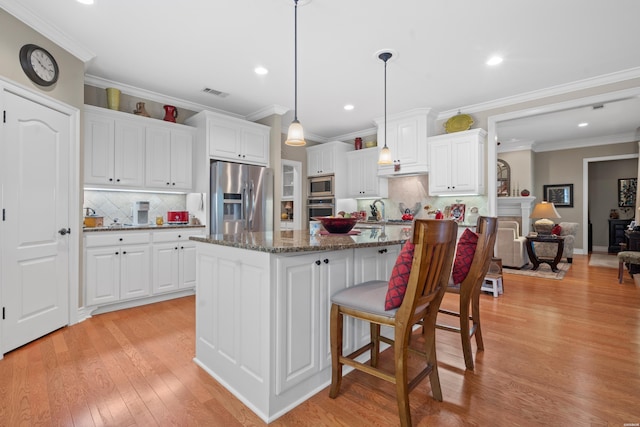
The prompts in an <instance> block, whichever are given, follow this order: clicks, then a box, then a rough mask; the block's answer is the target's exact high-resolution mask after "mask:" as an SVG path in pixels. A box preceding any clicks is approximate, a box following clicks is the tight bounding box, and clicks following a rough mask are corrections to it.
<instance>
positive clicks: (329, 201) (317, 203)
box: [307, 197, 336, 219]
mask: <svg viewBox="0 0 640 427" xmlns="http://www.w3.org/2000/svg"><path fill="white" fill-rule="evenodd" d="M307 209H308V210H309V211H308V213H309V219H312V218H313V217H316V216H334V215H335V213H336V210H335V209H336V204H335V199H334V198H333V197H317V198H315V199H314V198H310V199H309V200H308V201H307Z"/></svg>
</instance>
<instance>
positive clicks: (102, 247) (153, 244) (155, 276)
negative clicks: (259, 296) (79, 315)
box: [84, 229, 204, 307]
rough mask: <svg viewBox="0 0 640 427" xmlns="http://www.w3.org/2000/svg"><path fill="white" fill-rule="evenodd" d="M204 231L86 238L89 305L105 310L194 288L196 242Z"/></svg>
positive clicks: (122, 233) (86, 276)
mask: <svg viewBox="0 0 640 427" xmlns="http://www.w3.org/2000/svg"><path fill="white" fill-rule="evenodd" d="M203 233H204V229H192V230H190V229H180V230H167V231H165V230H157V231H156V230H154V231H147V232H137V231H130V232H112V231H105V232H99V233H90V234H89V233H87V234H85V238H84V244H85V295H86V297H85V305H86V306H88V307H94V306H101V305H106V304H112V303H117V302H121V301H127V300H132V299H137V298H143V297H149V296H153V295H159V294H166V293H169V292H176V291H181V290H184V289H190V288H194V287H195V283H196V256H195V251H196V249H195V243H194V242H192V241H190V240H189V237H190V236H198V235H202V234H203Z"/></svg>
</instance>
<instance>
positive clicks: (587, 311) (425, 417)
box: [0, 255, 640, 427]
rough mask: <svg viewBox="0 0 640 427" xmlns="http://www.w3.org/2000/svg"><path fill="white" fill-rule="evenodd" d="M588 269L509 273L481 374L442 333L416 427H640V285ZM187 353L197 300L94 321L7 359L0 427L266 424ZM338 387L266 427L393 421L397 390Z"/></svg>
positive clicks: (348, 380) (494, 310)
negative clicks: (435, 386) (433, 380)
mask: <svg viewBox="0 0 640 427" xmlns="http://www.w3.org/2000/svg"><path fill="white" fill-rule="evenodd" d="M587 263H588V257H587V256H584V255H582V256H581V255H577V256H576V257H575V258H574V264H573V265H572V267H571V269H570V270H569V272H568V273H567V274H566V276H565V278H564V279H563V280H552V279H549V280H543V279H531V278H529V277H526V276H516V275H508V274H505V276H504V287H505V292H504V295H502V296H500V297H499V298H493V297H492V296H491V295H488V294H487V295H483V296H482V301H481V310H482V325H483V326H482V329H483V336H484V344H485V351H484V352H480V353H478V354H477V355H476V356H475V361H476V369H475V371H473V372H470V371H465V369H464V360H463V357H462V349H461V347H460V342H459V336H458V335H457V334H454V333H450V332H446V331H438V332H437V341H438V350H437V351H438V360H439V371H440V379H441V382H442V391H443V395H444V402H436V401H434V400H433V399H432V398H431V392H430V388H429V381H423V382H422V384H420V386H418V387H417V388H416V389H415V390H414V391H413V392H412V393H411V395H410V402H411V415H412V420H413V423H414V425H418V426H426V425H432V426H469V425H472V426H473V425H476V426H569V425H571V426H623V425H625V423H627V424H628V423H640V287H638V286H636V285H635V284H634V281H633V280H632V279H631V278H630V277H629V275H628V274H625V280H624V283H623V284H618V283H617V270H615V269H612V268H604V267H590V268H588V267H587ZM454 298H455V296H454V295H447V297H446V299H445V301H444V302H443V306H445V307H446V306H451V307H453V306H454V304H455V299H454ZM473 348H474V355H475V354H476V352H475V344H474V347H473ZM193 356H194V298H193V297H187V298H181V299H177V300H172V301H168V302H163V303H158V304H153V305H149V306H145V307H140V308H134V309H129V310H122V311H118V312H113V313H106V314H101V315H98V316H95V317H93V318H91V319H87V320H85V321H84V322H82V323H79V324H77V325H74V326H71V327H67V328H63V329H60V330H58V331H56V332H53V333H51V334H49V335H48V336H46V337H43V338H41V339H39V340H37V341H34V342H32V343H30V344H28V345H26V346H24V347H22V348H19V349H17V350H14V351H13V352H11V353H8V354H6V355H5V357H4V359H3V360H0V426H9V427H13V426H19V425H25V426H28V425H44V426H49V425H60V426H82V427H85V426H94V425H96V426H101V425H108V426H153V425H162V426H165V425H180V426H196V425H202V426H234V425H264V423H263V422H262V421H261V420H260V419H259V418H258V417H257V416H256V415H254V414H253V413H252V412H251V411H250V410H249V409H248V408H247V407H245V406H244V405H243V404H242V403H240V402H239V401H238V400H237V399H236V398H234V397H233V396H232V395H231V394H230V393H229V392H227V391H226V390H225V389H224V388H223V387H222V386H220V385H219V384H218V383H216V381H214V380H213V379H212V378H211V377H210V376H208V375H207V374H206V373H204V371H203V370H202V369H200V368H199V367H198V366H196V365H195V363H193V361H192V358H193ZM385 356H386V357H383V360H385V362H386V361H389V360H390V359H391V358H390V357H389V356H390V355H389V354H385ZM342 384H343V385H342V388H341V390H340V394H339V396H338V397H337V398H336V399H330V398H329V391H328V388H326V389H324V390H322V391H321V392H320V393H318V394H317V395H315V396H314V397H313V398H311V399H310V400H308V401H307V402H305V403H304V404H302V405H300V406H298V407H297V408H295V409H294V410H292V411H291V412H289V413H288V414H285V415H284V416H282V417H281V418H279V419H278V420H276V421H274V422H273V423H272V425H274V426H291V425H297V426H336V425H337V426H393V425H398V424H399V422H398V415H397V407H396V403H395V390H394V387H393V385H391V384H388V383H386V382H384V381H381V380H377V379H375V378H373V377H370V376H368V375H365V374H363V373H361V372H353V373H351V374H349V375H347V376H346V377H345V378H344V380H343V382H342ZM631 425H637V424H631Z"/></svg>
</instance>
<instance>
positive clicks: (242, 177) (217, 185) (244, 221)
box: [210, 162, 273, 234]
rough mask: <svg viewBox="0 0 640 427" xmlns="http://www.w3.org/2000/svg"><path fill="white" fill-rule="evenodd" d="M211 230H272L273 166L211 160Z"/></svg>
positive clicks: (213, 231) (232, 231)
mask: <svg viewBox="0 0 640 427" xmlns="http://www.w3.org/2000/svg"><path fill="white" fill-rule="evenodd" d="M210 200H211V222H210V233H211V234H235V233H240V232H243V231H273V169H270V168H266V167H263V166H253V165H242V164H238V163H228V162H211V197H210Z"/></svg>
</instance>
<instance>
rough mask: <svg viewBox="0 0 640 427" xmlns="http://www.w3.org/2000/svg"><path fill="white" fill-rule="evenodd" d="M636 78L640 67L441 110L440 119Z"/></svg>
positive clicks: (639, 76) (639, 74) (638, 76)
mask: <svg viewBox="0 0 640 427" xmlns="http://www.w3.org/2000/svg"><path fill="white" fill-rule="evenodd" d="M636 78H640V67H636V68H630V69H628V70H622V71H617V72H615V73H610V74H604V75H602V76H597V77H592V78H588V79H584V80H577V81H575V82H572V83H568V84H563V85H558V86H552V87H550V88H546V89H540V90H535V91H532V92H526V93H523V94H520V95H514V96H509V97H506V98H499V99H495V100H493V101H489V102H483V103H480V104H472V105H467V106H465V107H458V108H455V109H451V110H447V111H441V112H440V113H439V114H438V120H445V119H448V118H450V117H452V116H454V115H456V114H458V113H459V112H460V111H464V112H465V113H466V114H470V113H477V112H480V111H487V110H493V109H497V108H503V107H507V106H510V105H513V104H520V103H523V102H529V101H535V100H538V99H541V98H547V97H551V96H555V95H562V94H565V93H569V92H575V91H579V90H583V89H591V88H594V87H598V86H603V85H607V84H611V83H618V82H622V81H625V80H631V79H636Z"/></svg>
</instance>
